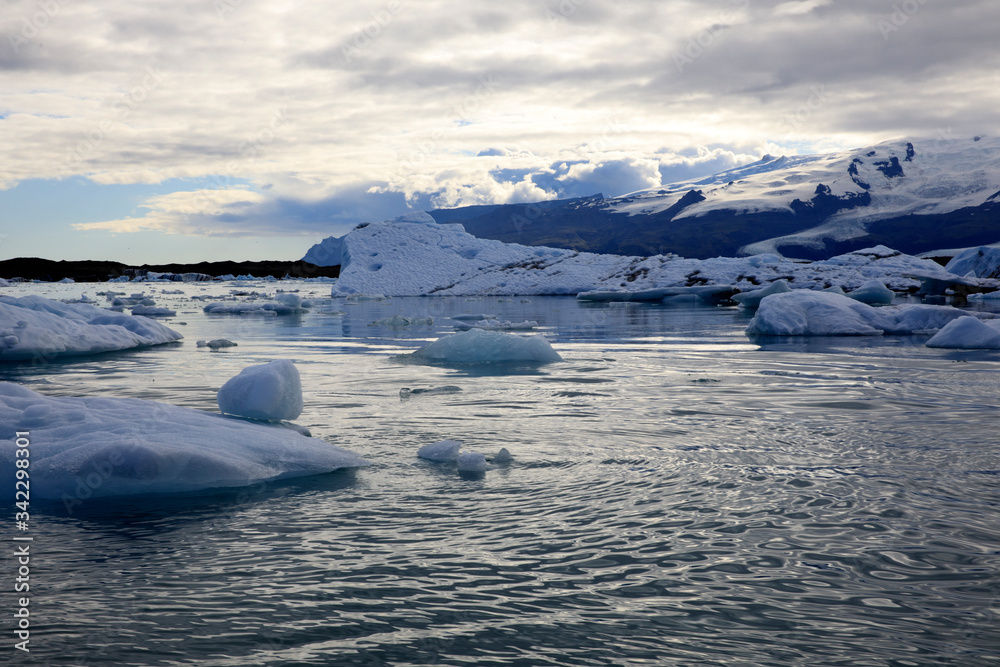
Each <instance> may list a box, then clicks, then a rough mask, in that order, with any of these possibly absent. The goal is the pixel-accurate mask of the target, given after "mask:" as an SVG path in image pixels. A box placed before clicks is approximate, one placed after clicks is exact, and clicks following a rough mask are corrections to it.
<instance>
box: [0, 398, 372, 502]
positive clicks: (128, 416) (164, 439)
mask: <svg viewBox="0 0 1000 667" xmlns="http://www.w3.org/2000/svg"><path fill="white" fill-rule="evenodd" d="M15 429H16V430H18V431H27V432H29V433H30V436H29V438H30V443H31V444H30V451H31V494H32V497H33V498H34V497H36V496H37V497H39V498H49V499H61V500H63V502H64V503H65V504H66V507H67V509H68V510H70V511H72V508H73V507H74V506H76V505H79V504H81V503H83V502H84V501H85V500H86V499H87V498H90V497H98V496H113V495H124V494H137V493H173V492H182V491H196V490H200V489H209V488H215V487H231V486H243V485H248V484H254V483H256V482H260V481H267V480H276V479H284V478H289V477H299V476H303V475H314V474H319V473H326V472H331V471H333V470H337V469H338V468H353V467H359V466H364V465H368V461H366V460H364V459H363V458H361V457H360V456H358V455H356V454H354V453H352V452H349V451H346V450H343V449H340V448H338V447H335V446H334V445H331V444H329V443H327V442H325V441H323V440H320V439H318V438H309V437H306V436H303V435H301V434H299V433H296V432H295V431H292V430H290V429H288V428H284V427H282V426H278V425H271V424H264V423H255V422H247V421H243V420H238V419H229V418H226V417H224V416H222V415H216V414H210V413H206V412H202V411H200V410H192V409H190V408H180V407H176V406H172V405H166V404H163V403H157V402H154V401H145V400H140V399H132V398H52V397H47V396H43V395H41V394H38V393H36V392H34V391H31V390H30V389H27V388H25V387H22V386H20V385H17V384H13V383H7V382H2V383H0V460H3V462H4V464H3V465H4V468H5V469H8V470H13V469H14V462H15V457H16V454H15V450H16V447H15V442H16V434H15Z"/></svg>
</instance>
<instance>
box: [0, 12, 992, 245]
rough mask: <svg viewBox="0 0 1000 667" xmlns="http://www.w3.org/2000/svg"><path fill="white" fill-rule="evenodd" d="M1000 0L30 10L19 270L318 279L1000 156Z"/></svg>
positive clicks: (3, 68) (22, 48) (11, 20)
mask: <svg viewBox="0 0 1000 667" xmlns="http://www.w3.org/2000/svg"><path fill="white" fill-rule="evenodd" d="M998 34H1000V3H997V2H995V1H994V0H790V1H787V2H783V1H771V0H698V1H695V0H604V1H598V0H506V1H505V2H502V3H500V2H496V1H495V0H491V1H489V2H487V1H485V0H464V1H463V2H461V3H457V2H444V1H439V0H374V1H369V0H355V1H353V2H350V3H346V2H344V3H330V2H320V1H317V0H300V1H297V2H277V1H274V0H270V1H265V0H170V2H167V1H165V0H145V1H144V2H139V3H137V2H125V1H124V0H101V2H96V0H8V1H7V2H5V3H4V9H3V12H2V14H0V259H7V258H11V257H26V256H38V257H45V258H49V259H57V260H58V259H68V260H72V259H101V260H116V261H123V262H129V263H164V262H197V261H203V260H209V261H217V260H224V259H233V260H260V259H289V260H292V259H299V258H301V257H302V256H303V255H304V254H305V252H306V250H308V248H309V246H310V245H312V244H313V243H315V242H318V241H319V240H320V239H322V238H323V237H326V236H331V235H336V236H339V235H341V234H344V233H346V232H347V231H349V230H350V229H351V228H352V227H353V226H354V225H355V224H357V223H359V222H365V221H371V220H383V219H388V218H393V217H396V216H398V215H402V214H404V213H407V212H409V211H412V210H429V209H433V208H448V207H454V206H462V205H469V204H490V203H508V202H527V201H539V200H544V199H554V198H567V197H575V196H587V195H593V194H597V193H603V194H604V195H606V196H616V195H622V194H626V193H628V192H633V191H636V190H641V189H646V188H654V187H657V186H659V185H661V184H665V183H671V182H675V181H679V180H685V179H688V178H694V177H698V176H704V175H708V174H711V173H714V172H717V171H721V170H723V169H728V168H731V167H734V166H738V165H741V164H746V163H749V162H752V161H754V160H757V159H759V158H760V157H761V156H762V155H764V154H765V153H770V154H772V155H781V154H785V155H793V154H805V153H822V152H830V151H836V150H845V149H849V148H855V147H862V146H868V145H872V144H875V143H878V142H880V141H885V140H889V139H896V138H900V137H914V138H918V137H924V138H949V137H954V138H960V137H965V136H971V135H973V134H987V135H989V134H997V133H998V132H997V130H998V128H997V125H998V124H1000V120H998V118H1000V116H998V114H997V109H998V108H1000V49H997V48H996V45H995V44H996V36H997V35H998Z"/></svg>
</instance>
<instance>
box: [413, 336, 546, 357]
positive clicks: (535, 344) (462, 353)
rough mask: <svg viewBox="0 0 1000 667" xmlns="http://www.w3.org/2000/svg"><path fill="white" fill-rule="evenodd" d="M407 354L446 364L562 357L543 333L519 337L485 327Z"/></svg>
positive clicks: (441, 339) (443, 339)
mask: <svg viewBox="0 0 1000 667" xmlns="http://www.w3.org/2000/svg"><path fill="white" fill-rule="evenodd" d="M408 356H409V357H410V358H413V359H416V360H420V361H427V362H432V363H446V364H485V363H504V362H529V363H539V364H547V363H552V362H555V361H562V360H563V359H562V357H561V356H559V353H558V352H556V351H555V350H553V349H552V346H551V345H549V342H548V341H547V340H545V339H544V338H542V337H541V336H538V335H536V336H519V335H516V334H509V333H502V332H499V331H487V330H485V329H470V330H469V331H463V332H461V333H456V334H452V335H450V336H445V337H443V338H439V339H438V340H436V341H434V342H433V343H430V344H428V345H425V346H424V347H422V348H420V349H419V350H417V351H416V352H414V353H412V354H410V355H408Z"/></svg>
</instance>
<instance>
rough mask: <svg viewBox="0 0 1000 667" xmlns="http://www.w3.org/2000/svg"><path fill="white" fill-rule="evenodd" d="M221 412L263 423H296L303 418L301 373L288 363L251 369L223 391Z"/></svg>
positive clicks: (220, 390) (247, 369) (271, 364)
mask: <svg viewBox="0 0 1000 667" xmlns="http://www.w3.org/2000/svg"><path fill="white" fill-rule="evenodd" d="M217 399H218V403H219V410H221V411H222V412H223V413H224V414H227V415H236V416H238V417H246V418H248V419H260V420H263V421H281V420H290V419H295V418H296V417H298V416H299V415H300V414H302V380H301V378H300V377H299V369H297V368H296V367H295V364H293V363H292V362H290V361H288V360H287V359H279V360H277V361H272V362H270V363H266V364H259V365H257V366H248V367H246V368H244V369H243V370H242V371H240V374H239V375H237V376H235V377H233V378H230V379H229V380H228V381H227V382H226V383H225V384H224V385H222V387H221V388H220V389H219V392H218V395H217Z"/></svg>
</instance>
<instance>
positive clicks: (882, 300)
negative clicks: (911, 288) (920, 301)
mask: <svg viewBox="0 0 1000 667" xmlns="http://www.w3.org/2000/svg"><path fill="white" fill-rule="evenodd" d="M847 296H849V297H851V298H852V299H854V300H855V301H860V302H861V303H867V304H868V305H869V306H891V305H892V299H893V297H894V296H895V295H894V294H893V293H892V290H890V289H889V288H888V287H886V286H885V285H884V284H883V283H881V282H879V281H878V280H869V281H868V282H866V283H865V284H864V285H862V286H861V287H859V288H858V289H856V290H854V291H853V292H848V294H847Z"/></svg>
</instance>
